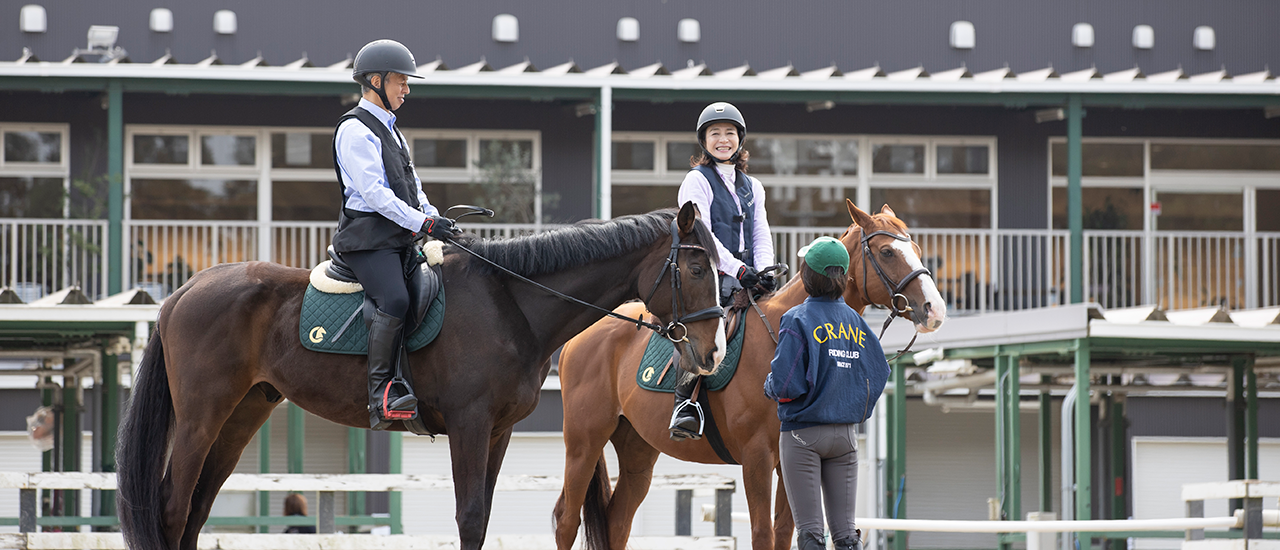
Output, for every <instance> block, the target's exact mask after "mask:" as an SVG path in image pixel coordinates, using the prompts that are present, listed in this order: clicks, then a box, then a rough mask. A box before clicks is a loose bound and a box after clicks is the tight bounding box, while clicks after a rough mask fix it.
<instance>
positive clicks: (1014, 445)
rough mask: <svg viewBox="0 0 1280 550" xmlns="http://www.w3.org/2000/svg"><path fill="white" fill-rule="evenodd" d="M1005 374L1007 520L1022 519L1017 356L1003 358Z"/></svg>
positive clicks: (1020, 419)
mask: <svg viewBox="0 0 1280 550" xmlns="http://www.w3.org/2000/svg"><path fill="white" fill-rule="evenodd" d="M1004 365H1005V372H1007V373H1009V383H1008V384H1007V386H1008V395H1007V396H1006V398H1005V418H1006V421H1005V426H1006V428H1007V429H1008V432H1009V442H1008V443H1006V444H1005V447H1004V448H1005V449H1006V453H1007V456H1008V458H1007V459H1006V460H1007V461H1008V464H1009V469H1008V470H1007V471H1008V475H1009V482H1008V487H1009V489H1008V493H1007V494H1008V498H1009V508H1008V510H1009V519H1011V520H1020V519H1022V416H1021V415H1022V410H1021V408H1022V398H1021V395H1022V381H1021V379H1020V377H1019V375H1020V374H1021V372H1022V371H1021V369H1020V368H1018V356H1016V355H1006V356H1005V357H1004Z"/></svg>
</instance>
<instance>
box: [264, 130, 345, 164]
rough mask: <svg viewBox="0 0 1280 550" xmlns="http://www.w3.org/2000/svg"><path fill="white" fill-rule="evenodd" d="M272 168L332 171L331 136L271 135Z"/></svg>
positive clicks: (297, 133)
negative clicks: (325, 169) (323, 169)
mask: <svg viewBox="0 0 1280 550" xmlns="http://www.w3.org/2000/svg"><path fill="white" fill-rule="evenodd" d="M271 167H272V168H327V169H329V170H332V169H333V136H332V135H330V134H322V133H309V132H289V133H287V134H271Z"/></svg>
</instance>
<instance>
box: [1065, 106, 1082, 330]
mask: <svg viewBox="0 0 1280 550" xmlns="http://www.w3.org/2000/svg"><path fill="white" fill-rule="evenodd" d="M1083 118H1084V108H1082V107H1081V106H1080V94H1071V95H1070V96H1069V97H1068V98H1067V229H1069V230H1070V231H1071V244H1070V247H1069V248H1070V251H1071V252H1070V262H1069V264H1070V266H1071V271H1070V275H1069V277H1070V279H1071V303H1073V304H1078V303H1080V302H1083V301H1084V209H1083V206H1082V204H1083V203H1082V202H1081V198H1080V197H1081V192H1080V176H1081V174H1082V173H1083V172H1082V169H1081V166H1082V164H1081V153H1080V152H1081V145H1080V140H1081V135H1082V134H1083V121H1082V119H1083Z"/></svg>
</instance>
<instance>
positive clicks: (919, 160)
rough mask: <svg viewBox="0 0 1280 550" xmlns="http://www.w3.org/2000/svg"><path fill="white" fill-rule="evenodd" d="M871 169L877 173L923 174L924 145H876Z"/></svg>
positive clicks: (873, 149)
mask: <svg viewBox="0 0 1280 550" xmlns="http://www.w3.org/2000/svg"><path fill="white" fill-rule="evenodd" d="M871 171H872V172H874V173H877V174H923V173H924V145H880V144H878V145H875V146H874V147H872V150H871Z"/></svg>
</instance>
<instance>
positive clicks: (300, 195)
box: [271, 180, 342, 227]
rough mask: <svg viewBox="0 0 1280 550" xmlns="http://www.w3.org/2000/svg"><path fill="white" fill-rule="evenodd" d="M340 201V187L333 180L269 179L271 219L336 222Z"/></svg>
mask: <svg viewBox="0 0 1280 550" xmlns="http://www.w3.org/2000/svg"><path fill="white" fill-rule="evenodd" d="M341 204H342V189H341V188H340V187H338V183H337V182H335V181H333V180H330V181H274V182H271V219H273V220H283V221H332V222H334V224H337V223H338V208H339V206H340V205H341ZM334 227H337V225H335V226H334Z"/></svg>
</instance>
